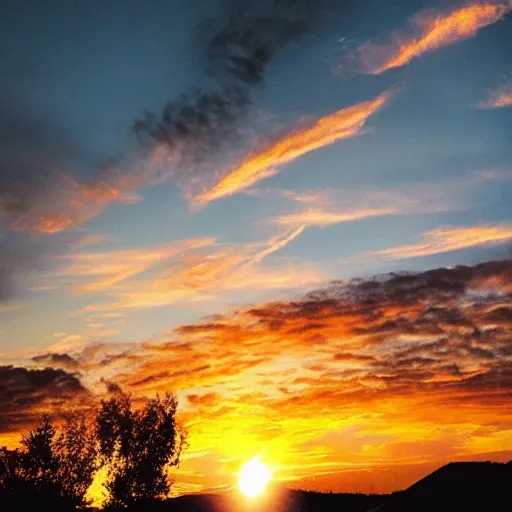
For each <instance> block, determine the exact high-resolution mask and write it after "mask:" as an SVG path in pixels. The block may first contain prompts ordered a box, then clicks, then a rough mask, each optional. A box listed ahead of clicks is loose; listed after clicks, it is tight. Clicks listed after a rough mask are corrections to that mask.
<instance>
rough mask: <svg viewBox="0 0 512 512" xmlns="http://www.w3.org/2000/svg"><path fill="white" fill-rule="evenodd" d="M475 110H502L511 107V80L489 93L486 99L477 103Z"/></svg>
mask: <svg viewBox="0 0 512 512" xmlns="http://www.w3.org/2000/svg"><path fill="white" fill-rule="evenodd" d="M476 106H477V108H489V109H491V108H504V107H511V106H512V80H508V81H507V82H505V83H503V84H501V85H500V86H499V87H498V88H496V89H495V90H494V91H490V93H489V96H488V98H487V99H485V100H482V101H479V102H478V103H477V105H476Z"/></svg>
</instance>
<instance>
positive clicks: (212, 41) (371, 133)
mask: <svg viewBox="0 0 512 512" xmlns="http://www.w3.org/2000/svg"><path fill="white" fill-rule="evenodd" d="M250 4H256V3H255V2H243V1H236V2H235V1H228V0H216V1H213V0H190V1H188V2H182V1H178V0H167V1H166V0H146V1H144V2H142V1H137V0H103V1H96V0H91V1H87V2H79V1H70V0H51V1H48V2H40V1H36V0H9V1H7V2H2V5H1V6H0V74H1V77H2V80H1V81H0V141H1V147H0V163H1V166H0V445H4V444H6V445H8V446H15V445H16V443H17V442H18V440H19V436H20V433H21V432H22V431H24V430H25V429H27V428H30V427H31V426H32V425H33V424H34V421H36V420H37V417H38V414H40V413H41V412H44V411H51V412H53V413H54V414H56V415H58V414H59V413H60V412H61V411H62V410H63V409H66V408H68V409H69V408H70V407H77V408H81V407H84V406H88V405H90V404H93V403H95V401H96V400H98V399H99V398H101V397H103V396H105V395H106V394H108V392H109V390H110V391H111V390H112V389H113V387H114V386H120V387H121V388H122V389H123V390H124V391H126V392H129V393H132V394H133V396H134V397H135V398H143V397H145V396H153V395H154V394H155V393H157V392H159V393H162V392H165V391H166V390H169V391H175V392H176V393H177V394H178V397H179V400H180V409H179V411H180V412H179V414H180V420H181V422H182V423H183V425H185V427H186V429H187V431H188V433H189V438H188V439H189V443H190V447H189V449H188V450H187V452H186V454H185V455H184V458H183V463H182V465H181V467H180V468H179V469H178V470H176V473H175V475H174V478H175V480H176V484H175V486H174V491H175V492H178V493H181V492H197V491H211V490H220V489H224V488H226V487H228V486H230V485H232V484H233V483H234V481H235V478H236V472H237V471H238V469H239V468H240V465H241V464H242V463H243V462H245V461H247V460H249V459H251V458H252V457H254V456H256V455H258V454H260V455H261V457H262V460H264V461H265V462H266V463H267V464H268V465H269V466H270V467H271V468H272V472H273V475H274V477H275V478H276V479H277V480H280V481H283V482H286V483H287V484H288V485H293V486H295V487H303V488H308V489H318V490H331V489H332V490H333V491H348V492H352V491H362V492H390V491H393V490H397V489H401V488H404V487H405V486H407V485H409V484H411V483H412V482H414V481H415V480H417V479H418V478H419V477H421V476H423V475H424V474H426V473H428V472H429V471H431V470H432V469H435V468H436V467H439V466H440V465H442V464H443V463H445V462H447V461H449V460H472V459H484V460H487V459H492V460H498V461H505V460H509V459H512V345H511V340H512V301H511V297H512V262H511V259H510V256H511V247H512V245H511V243H512V140H511V139H512V54H511V51H510V48H512V3H511V2H507V1H505V0H503V1H502V2H492V1H488V2H474V1H471V0H467V1H464V0H462V1H460V0H459V1H453V2H452V1H448V0H443V1H441V0H439V1H435V0H399V1H396V2H383V1H380V0H348V1H342V0H315V1H313V0H262V1H260V2H257V6H256V5H252V6H251V7H248V5H250Z"/></svg>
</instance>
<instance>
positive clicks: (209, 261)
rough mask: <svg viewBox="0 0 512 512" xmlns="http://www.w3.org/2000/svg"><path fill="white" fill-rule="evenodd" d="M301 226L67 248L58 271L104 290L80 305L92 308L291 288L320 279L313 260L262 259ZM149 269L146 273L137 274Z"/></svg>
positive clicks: (89, 288)
mask: <svg viewBox="0 0 512 512" xmlns="http://www.w3.org/2000/svg"><path fill="white" fill-rule="evenodd" d="M304 229H305V227H304V226H299V227H296V228H293V229H289V230H286V231H285V232H284V233H280V234H277V235H273V236H271V237H269V238H268V239H267V240H265V241H263V242H253V243H246V244H226V243H221V242H219V241H217V240H215V239H191V240H183V241H177V242H171V243H169V244H163V245H161V246H156V247H154V248H147V249H133V250H128V251H111V252H102V253H84V254H75V255H73V254H70V255H67V256H64V257H63V258H62V259H63V260H64V261H65V262H66V266H65V267H64V268H62V269H61V270H60V272H59V274H60V276H61V278H63V279H65V280H66V281H65V282H66V283H67V285H68V286H71V287H72V289H74V290H77V291H79V292H83V293H95V292H98V291H102V292H104V293H105V295H104V297H106V298H107V301H106V302H104V303H101V304H90V305H88V306H86V307H85V308H84V311H86V312H93V313H97V312H102V313H104V312H108V311H111V310H117V309H119V310H122V309H134V308H150V307H161V306H165V305H169V304H173V303H176V302H178V301H191V302H194V301H199V302H200V301H211V300H213V299H214V298H216V297H218V295H219V294H227V293H231V292H233V293H234V292H240V291H241V290H243V291H245V292H247V293H251V292H254V291H257V290H260V291H261V290H272V289H296V288H301V287H303V286H306V285H311V284H313V283H315V282H319V281H321V280H322V275H321V273H320V272H319V271H318V269H316V268H315V266H313V265H310V264H306V263H303V262H301V261H290V260H289V261H285V262H279V261H278V262H276V263H274V264H272V265H268V264H267V265H263V264H262V262H263V260H264V259H265V258H268V257H269V256H270V255H271V254H273V253H275V252H277V251H279V250H280V249H282V248H283V247H285V246H287V245H288V244H290V243H291V242H293V241H294V240H295V239H296V238H298V237H299V236H300V235H301V234H302V233H303V232H304ZM149 271H151V272H152V275H151V277H148V276H144V275H143V273H145V272H149ZM97 276H98V277H97ZM57 277H58V276H57Z"/></svg>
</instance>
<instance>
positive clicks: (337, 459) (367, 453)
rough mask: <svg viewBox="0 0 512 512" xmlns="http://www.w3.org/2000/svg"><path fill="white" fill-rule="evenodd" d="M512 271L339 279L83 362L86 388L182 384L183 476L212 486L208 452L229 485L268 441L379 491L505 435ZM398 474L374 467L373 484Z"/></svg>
mask: <svg viewBox="0 0 512 512" xmlns="http://www.w3.org/2000/svg"><path fill="white" fill-rule="evenodd" d="M283 238H286V237H285V236H284V235H283ZM260 250H261V248H260ZM511 282H512V262H511V261H510V260H503V261H490V262H486V263H482V264H480V265H476V266H457V267H454V268H438V269H433V270H428V271H425V272H419V273H405V272H404V273H399V274H386V275H379V276H376V277H374V278H365V279H354V280H352V281H349V282H346V283H343V282H340V281H335V282H332V283H331V284H329V285H327V286H325V287H322V288H319V289H316V290H313V291H311V292H309V293H307V294H305V295H304V296H302V297H299V298H295V299H286V300H280V301H274V302H264V303H261V304H255V305H253V306H250V307H245V308H241V309H238V310H236V311H233V312H231V313H225V314H218V315H214V316H212V317H209V318H205V319H204V320H203V321H200V322H197V323H191V324H185V325H182V326H179V327H177V328H175V329H173V330H171V331H169V332H167V333H163V334H162V336H161V339H160V340H154V341H152V342H151V343H134V344H125V345H123V346H119V345H117V344H115V343H111V344H96V345H93V346H90V347H88V348H86V349H85V350H84V351H83V352H82V353H81V354H80V355H79V356H77V357H76V360H77V361H79V363H80V366H79V370H80V373H81V374H82V377H81V380H82V382H87V383H88V388H89V387H90V388H91V389H94V388H95V385H94V382H95V381H96V383H97V384H98V385H100V384H101V380H102V379H103V380H107V381H108V382H110V383H113V384H115V385H116V386H120V387H121V388H122V389H123V390H125V391H127V392H131V393H133V394H134V396H135V398H140V397H142V396H148V395H153V394H154V393H155V392H163V391H165V390H170V389H171V390H176V391H178V393H179V396H180V399H181V402H180V404H181V407H180V419H181V421H183V422H184V423H185V424H186V427H187V429H188V431H189V433H190V449H189V450H188V452H187V458H185V459H184V461H183V473H181V472H180V473H178V474H177V475H176V478H177V479H178V482H179V484H180V485H181V484H184V485H186V484H187V483H191V482H192V481H193V483H194V484H195V485H196V486H197V488H198V489H199V490H201V489H202V490H204V489H205V488H208V485H209V482H211V479H210V474H209V471H210V470H209V469H208V468H210V467H214V466H215V467H216V468H217V470H218V471H219V475H216V476H215V478H216V479H217V478H218V479H220V483H223V484H226V483H229V482H230V478H231V477H232V475H233V474H236V471H237V469H238V468H239V465H240V463H241V461H243V460H247V459H249V458H250V457H252V456H253V455H254V453H261V451H262V450H264V451H265V454H266V457H268V458H269V462H270V463H271V464H274V465H275V467H276V468H279V471H278V472H277V475H276V477H277V478H278V479H280V480H284V481H291V480H297V479H301V478H308V477H313V476H315V477H318V476H319V475H322V474H324V475H326V474H328V473H329V474H338V475H339V473H340V472H346V471H356V470H361V471H362V470H363V469H364V470H365V473H366V474H367V476H366V477H363V476H362V473H360V476H359V477H358V480H357V482H356V483H357V485H358V489H360V490H362V491H366V492H369V491H370V490H371V485H372V479H371V478H370V477H369V476H368V475H369V474H374V473H373V472H375V471H377V470H378V468H379V467H384V466H386V467H388V468H393V467H395V466H397V467H398V466H401V467H403V466H404V465H407V464H413V463H414V464H419V463H422V464H427V463H428V464H430V463H432V464H439V465H441V464H442V463H443V462H444V461H446V460H447V459H449V458H458V457H464V456H466V457H468V458H471V457H472V456H474V454H476V453H481V452H483V451H486V452H502V451H503V450H504V449H506V447H507V446H508V444H507V443H508V440H509V439H510V433H511V431H510V425H511V424H512V416H511V413H510V410H509V409H510V408H507V407H504V404H507V403H509V402H510V400H512V352H511V350H510V346H509V345H510V336H511V335H512V332H511V329H512V322H511V318H512V317H511V314H512V310H511V307H510V304H511V300H510V299H511V296H510V293H511V292H512V287H511V284H510V283H511ZM25 371H26V370H25ZM89 383H90V386H89ZM101 386H102V388H104V385H103V384H101ZM2 410H3V409H2ZM36 410H37V408H36ZM453 411H456V414H454V413H453ZM27 415H28V412H27ZM425 440H426V441H428V443H426V444H425V445H422V442H423V441H425ZM411 443H413V444H414V446H416V445H420V448H418V449H417V450H414V451H411V450H407V447H408V446H412V444H411ZM421 446H423V448H421ZM499 456H500V454H499V453H498V454H495V455H493V456H492V457H491V458H494V457H499ZM206 460H210V461H211V460H214V461H216V463H215V464H213V463H210V464H206V462H205V461H206ZM377 473H379V472H378V471H377ZM354 478H355V477H354ZM404 478H405V477H404V476H403V475H402V474H401V473H400V472H399V470H398V469H396V470H390V473H389V474H386V475H384V476H383V475H382V474H381V473H379V474H378V480H379V487H378V488H379V489H380V490H385V491H386V492H389V491H391V490H396V489H397V488H398V487H400V485H401V483H402V482H404V481H405V479H404ZM339 480H340V479H337V480H336V479H334V477H333V479H332V480H331V486H332V485H335V486H334V487H332V488H333V489H337V487H336V486H337V485H341V484H340V483H339ZM341 480H343V479H341ZM216 481H217V480H216ZM354 481H355V480H354ZM335 482H338V483H337V484H336V483H335ZM352 483H354V482H352ZM345 490H346V489H345Z"/></svg>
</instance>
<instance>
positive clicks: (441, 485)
mask: <svg viewBox="0 0 512 512" xmlns="http://www.w3.org/2000/svg"><path fill="white" fill-rule="evenodd" d="M511 485H512V461H510V462H508V463H507V464H503V463H497V462H452V463H450V464H447V465H446V466H443V467H442V468H440V469H438V470H437V471H434V472H433V473H431V474H430V475H428V476H426V477H425V478H423V479H421V480H420V481H418V482H416V483H415V484H413V485H411V487H409V488H408V489H406V490H405V491H401V492H398V493H394V494H393V495H392V496H391V498H390V499H389V500H388V501H386V502H385V503H383V504H381V505H380V506H377V507H375V508H373V509H372V510H371V511H370V512H405V511H408V512H409V511H416V512H430V511H435V512H445V511H446V512H448V511H450V512H452V511H459V510H460V511H468V510H469V511H472V510H474V511H493V510H496V511H498V510H512V489H511Z"/></svg>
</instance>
